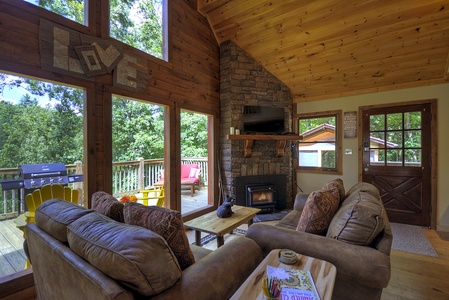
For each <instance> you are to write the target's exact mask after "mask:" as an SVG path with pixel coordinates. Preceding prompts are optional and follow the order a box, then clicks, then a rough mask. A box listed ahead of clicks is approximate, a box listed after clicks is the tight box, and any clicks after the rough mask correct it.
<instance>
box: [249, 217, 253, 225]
mask: <svg viewBox="0 0 449 300" xmlns="http://www.w3.org/2000/svg"><path fill="white" fill-rule="evenodd" d="M251 225H253V219H250V220H249V221H248V227H249V226H251Z"/></svg>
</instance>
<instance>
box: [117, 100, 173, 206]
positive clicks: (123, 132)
mask: <svg viewBox="0 0 449 300" xmlns="http://www.w3.org/2000/svg"><path fill="white" fill-rule="evenodd" d="M164 109H165V108H164V107H163V106H160V105H156V104H151V103H147V102H142V101H136V100H131V99H128V98H124V97H120V96H114V97H113V98H112V163H113V178H112V180H113V182H112V187H113V194H114V195H115V196H117V197H121V196H122V195H125V194H139V193H140V191H141V190H143V189H148V188H151V187H153V186H154V184H155V183H156V182H158V181H160V179H161V178H162V176H163V169H164ZM150 204H152V202H151V201H150Z"/></svg>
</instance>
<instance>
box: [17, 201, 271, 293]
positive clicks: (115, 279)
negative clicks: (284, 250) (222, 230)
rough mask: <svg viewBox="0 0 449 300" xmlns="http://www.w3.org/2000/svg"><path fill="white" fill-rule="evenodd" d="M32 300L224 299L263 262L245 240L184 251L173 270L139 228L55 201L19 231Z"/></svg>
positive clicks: (153, 237)
mask: <svg viewBox="0 0 449 300" xmlns="http://www.w3.org/2000/svg"><path fill="white" fill-rule="evenodd" d="M26 235H27V237H26V240H25V245H24V246H25V251H26V253H27V255H28V257H29V258H30V260H31V264H32V267H33V274H34V280H35V287H36V293H37V298H38V299H45V300H51V299H58V300H59V299H76V300H78V299H95V300H101V299H207V300H210V299H217V300H218V299H228V298H229V297H230V296H232V294H233V293H234V292H235V291H236V290H237V289H238V288H239V286H240V285H241V284H242V283H243V282H244V281H245V279H246V278H247V277H248V276H249V275H250V274H251V272H252V271H253V270H254V269H255V268H256V267H257V265H258V264H259V263H260V262H261V260H262V259H263V257H262V252H261V249H260V247H259V246H258V245H257V244H256V243H255V242H254V241H253V240H251V239H248V238H245V237H242V238H238V239H234V240H232V241H230V242H228V243H226V244H225V245H224V246H222V247H220V248H219V249H217V250H215V251H213V252H212V251H210V250H207V249H204V248H201V247H197V246H195V245H189V246H190V248H191V250H192V253H193V255H194V257H195V262H194V263H193V264H192V265H190V266H188V267H186V268H185V269H181V267H180V264H179V263H178V262H177V259H176V257H175V255H174V252H173V251H171V249H170V247H169V245H168V243H167V242H166V241H165V240H164V238H162V237H161V236H160V235H158V234H156V233H155V232H153V231H151V230H149V229H146V228H143V227H141V226H135V225H129V224H124V223H121V222H117V221H115V220H113V219H111V218H109V217H107V216H105V215H104V214H101V213H99V212H97V211H94V210H91V209H84V208H82V207H80V206H77V205H74V204H72V203H69V202H66V201H62V200H59V199H52V200H48V201H46V202H44V203H43V204H42V205H41V206H39V208H38V209H37V211H36V224H34V223H30V224H27V226H26Z"/></svg>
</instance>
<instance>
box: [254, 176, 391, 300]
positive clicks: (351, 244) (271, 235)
mask: <svg viewBox="0 0 449 300" xmlns="http://www.w3.org/2000/svg"><path fill="white" fill-rule="evenodd" d="M340 193H341V191H340ZM314 194H323V193H322V191H320V192H319V193H314ZM308 199H309V195H308V194H302V193H300V194H298V195H297V196H296V199H295V204H294V209H293V210H292V211H291V212H290V213H289V214H288V215H287V216H285V217H284V219H282V220H281V221H280V222H279V224H277V225H270V224H264V223H255V224H253V225H252V226H251V227H250V228H249V229H248V232H247V237H249V238H251V239H253V240H254V241H256V243H257V244H258V245H259V246H260V247H261V248H262V251H263V253H264V256H265V255H267V254H268V253H269V252H270V251H271V250H273V249H284V248H285V249H291V250H294V251H295V252H297V253H300V254H303V255H307V256H311V257H315V258H319V259H322V260H325V261H328V262H330V263H332V264H333V265H334V266H335V267H336V268H337V278H336V282H335V286H334V292H333V296H332V299H333V300H339V299H342V300H350V299H354V300H358V299H380V298H381V294H382V289H383V288H385V287H387V286H388V282H389V280H390V275H391V273H390V272H391V269H390V251H391V244H392V240H393V236H392V233H391V229H390V224H389V221H388V217H387V215H386V212H385V209H384V207H383V204H382V200H381V198H380V195H379V191H378V190H377V189H376V188H375V187H374V186H373V185H371V184H369V183H364V182H360V183H358V184H356V185H355V186H354V187H352V188H351V189H350V190H349V191H348V192H347V193H346V194H344V196H343V197H342V199H341V200H340V202H339V206H338V209H337V211H336V212H335V213H334V215H333V217H332V219H331V221H330V224H329V228H328V229H327V231H326V232H325V233H324V234H322V235H320V234H312V233H308V232H304V231H303V229H302V227H307V226H298V224H299V223H301V222H300V219H301V215H302V214H303V210H304V207H305V204H306V203H307V201H308ZM307 206H309V207H310V206H311V205H310V203H308V205H307ZM323 207H324V209H323ZM326 209H327V211H330V210H332V205H326V206H321V207H320V208H319V210H321V211H320V212H323V211H326ZM310 215H312V219H313V217H315V220H318V219H319V217H320V216H319V215H318V214H317V213H316V212H315V214H310V212H309V216H310ZM304 218H305V216H303V219H304ZM302 221H303V223H304V220H302ZM310 223H311V222H310V220H309V223H308V225H310ZM315 225H316V224H315ZM308 227H309V228H310V227H313V226H308ZM297 228H298V229H299V230H297Z"/></svg>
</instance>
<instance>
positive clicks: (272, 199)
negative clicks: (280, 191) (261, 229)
mask: <svg viewBox="0 0 449 300" xmlns="http://www.w3.org/2000/svg"><path fill="white" fill-rule="evenodd" d="M276 199H277V194H276V184H265V183H264V184H250V185H246V206H249V207H255V208H260V209H261V210H262V211H261V213H273V212H274V210H275V207H276Z"/></svg>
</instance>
